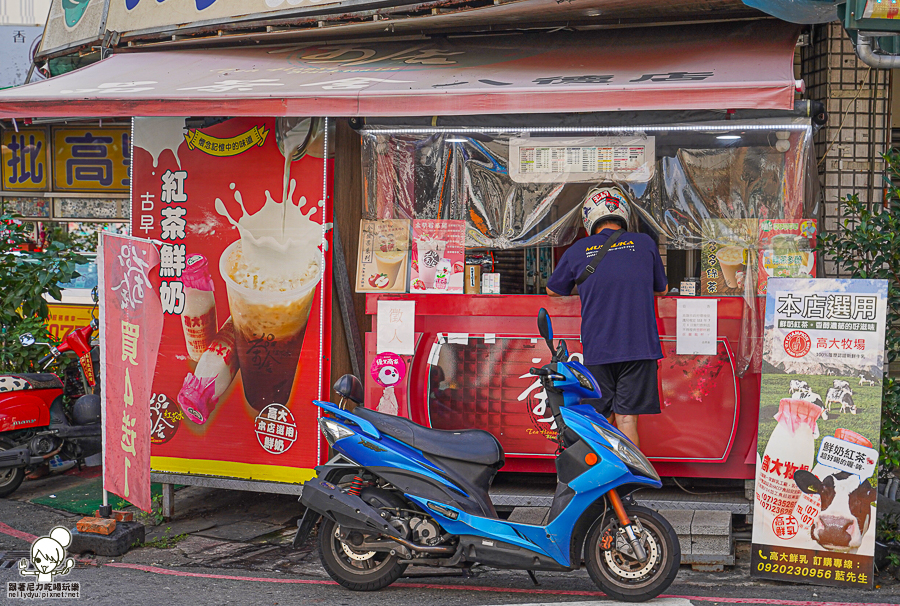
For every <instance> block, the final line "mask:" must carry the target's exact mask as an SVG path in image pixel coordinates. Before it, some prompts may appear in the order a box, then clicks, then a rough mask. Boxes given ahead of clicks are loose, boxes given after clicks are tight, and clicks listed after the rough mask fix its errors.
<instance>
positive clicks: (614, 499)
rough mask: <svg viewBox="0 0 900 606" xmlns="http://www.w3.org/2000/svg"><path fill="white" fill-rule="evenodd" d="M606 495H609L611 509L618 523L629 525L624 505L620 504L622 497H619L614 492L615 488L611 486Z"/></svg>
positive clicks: (629, 521)
mask: <svg viewBox="0 0 900 606" xmlns="http://www.w3.org/2000/svg"><path fill="white" fill-rule="evenodd" d="M606 496H608V497H609V501H610V503H612V506H613V510H614V511H615V512H616V517H618V518H619V524H621V525H622V526H623V527H624V526H629V525H631V520H629V519H628V514H627V513H625V506H624V505H622V499H620V498H619V493H618V492H616V489H615V488H613V489H612V490H610V491H609V492H608V493H606Z"/></svg>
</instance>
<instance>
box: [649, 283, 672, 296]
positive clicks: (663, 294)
mask: <svg viewBox="0 0 900 606" xmlns="http://www.w3.org/2000/svg"><path fill="white" fill-rule="evenodd" d="M668 292H669V285H668V284H666V289H665V290H661V291H656V290H654V291H653V294H654V295H656V296H657V297H665V296H666V293H668Z"/></svg>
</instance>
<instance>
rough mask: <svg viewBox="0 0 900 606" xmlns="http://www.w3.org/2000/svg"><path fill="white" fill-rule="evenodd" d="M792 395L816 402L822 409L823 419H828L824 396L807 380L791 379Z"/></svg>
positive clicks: (798, 398)
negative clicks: (815, 390)
mask: <svg viewBox="0 0 900 606" xmlns="http://www.w3.org/2000/svg"><path fill="white" fill-rule="evenodd" d="M795 384H796V385H795ZM794 387H797V389H796V390H795V389H794ZM791 397H792V398H794V399H797V400H806V401H807V402H811V403H813V404H815V405H816V406H818V407H819V408H821V409H822V420H823V421H827V420H828V410H827V409H826V408H825V403H824V402H822V396H820V395H819V394H817V393H816V392H814V391H813V390H812V389H811V388H810V387H809V384H808V383H807V382H806V381H798V380H796V379H794V380H792V381H791Z"/></svg>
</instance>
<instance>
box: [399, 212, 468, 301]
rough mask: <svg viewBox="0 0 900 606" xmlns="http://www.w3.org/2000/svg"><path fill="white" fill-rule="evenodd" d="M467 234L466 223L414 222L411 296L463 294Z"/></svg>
mask: <svg viewBox="0 0 900 606" xmlns="http://www.w3.org/2000/svg"><path fill="white" fill-rule="evenodd" d="M465 234H466V222H465V221H453V220H431V219H414V220H413V222H412V263H411V265H412V271H411V272H410V277H409V292H411V293H413V294H419V293H462V292H463V274H464V272H465V266H466V265H465V244H464V242H465Z"/></svg>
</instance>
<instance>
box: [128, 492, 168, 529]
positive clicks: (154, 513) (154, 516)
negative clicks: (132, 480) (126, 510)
mask: <svg viewBox="0 0 900 606" xmlns="http://www.w3.org/2000/svg"><path fill="white" fill-rule="evenodd" d="M135 517H136V518H137V520H138V521H139V522H141V523H143V524H146V525H147V526H159V525H160V524H162V523H163V522H165V520H166V518H165V516H163V513H162V495H161V494H157V495H153V497H152V498H151V500H150V511H142V512H140V513H138V514H137V515H136V516H135Z"/></svg>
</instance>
